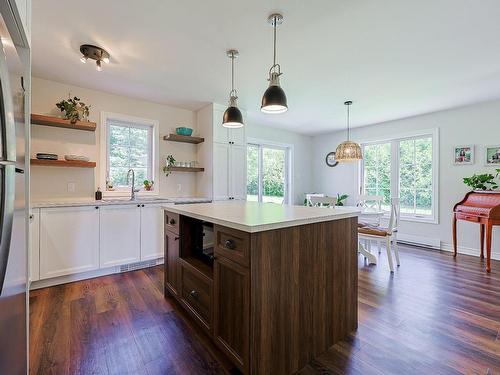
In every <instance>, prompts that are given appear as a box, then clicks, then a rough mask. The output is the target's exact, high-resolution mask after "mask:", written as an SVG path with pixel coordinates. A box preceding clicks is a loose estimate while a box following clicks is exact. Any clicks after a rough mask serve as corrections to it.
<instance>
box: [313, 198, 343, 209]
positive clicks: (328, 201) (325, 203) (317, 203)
mask: <svg viewBox="0 0 500 375" xmlns="http://www.w3.org/2000/svg"><path fill="white" fill-rule="evenodd" d="M309 199H310V201H311V205H312V206H313V207H331V208H333V207H335V205H336V204H337V198H336V197H310V198H309Z"/></svg>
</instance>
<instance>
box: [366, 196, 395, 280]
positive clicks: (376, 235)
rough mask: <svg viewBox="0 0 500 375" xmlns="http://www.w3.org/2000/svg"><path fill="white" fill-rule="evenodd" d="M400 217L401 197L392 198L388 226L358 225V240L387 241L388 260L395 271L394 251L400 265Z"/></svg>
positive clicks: (392, 270) (390, 267)
mask: <svg viewBox="0 0 500 375" xmlns="http://www.w3.org/2000/svg"><path fill="white" fill-rule="evenodd" d="M399 219H400V201H399V198H391V216H390V217H389V223H388V225H387V227H384V226H381V225H370V224H367V225H364V226H360V227H358V240H367V241H376V242H378V243H379V244H380V243H381V242H385V246H386V252H387V260H388V262H389V269H390V270H391V272H394V265H393V261H392V252H394V257H395V258H396V264H397V265H398V266H399V265H400V261H399V249H398V242H397V233H398V227H399ZM391 245H392V246H391Z"/></svg>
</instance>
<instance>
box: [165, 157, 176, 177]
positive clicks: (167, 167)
mask: <svg viewBox="0 0 500 375" xmlns="http://www.w3.org/2000/svg"><path fill="white" fill-rule="evenodd" d="M174 164H175V158H174V156H173V155H168V156H167V159H166V165H165V166H164V167H163V172H164V173H165V176H166V177H168V175H169V174H170V173H171V172H170V167H173V166H174Z"/></svg>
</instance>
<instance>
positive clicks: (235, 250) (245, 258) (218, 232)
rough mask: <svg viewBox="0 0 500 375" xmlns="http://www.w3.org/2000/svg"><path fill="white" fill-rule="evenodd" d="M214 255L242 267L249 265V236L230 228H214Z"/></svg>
mask: <svg viewBox="0 0 500 375" xmlns="http://www.w3.org/2000/svg"><path fill="white" fill-rule="evenodd" d="M214 232H215V241H216V244H215V249H214V252H215V255H216V256H217V255H219V256H223V257H225V258H228V259H231V260H233V261H235V262H236V263H239V264H241V265H243V266H248V265H249V264H250V234H249V233H246V232H242V231H239V230H236V229H232V228H226V227H221V226H218V225H216V226H214Z"/></svg>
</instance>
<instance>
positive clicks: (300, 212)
mask: <svg viewBox="0 0 500 375" xmlns="http://www.w3.org/2000/svg"><path fill="white" fill-rule="evenodd" d="M357 214H358V211H357V210H356V209H353V208H341V207H336V208H335V209H330V208H312V207H303V206H287V205H283V206H282V205H276V204H272V203H257V202H237V201H232V202H215V203H201V204H195V205H178V206H165V207H164V217H165V294H166V295H170V296H173V297H174V298H176V299H177V300H178V301H179V303H180V304H181V306H182V307H183V308H184V309H185V310H186V311H187V312H188V313H189V314H190V315H191V316H192V317H193V319H194V320H195V321H196V322H197V323H198V324H199V325H200V327H201V328H202V329H203V330H204V331H205V332H206V333H207V334H208V335H209V336H210V337H211V338H212V340H213V342H214V343H215V344H216V345H217V346H218V347H219V348H220V349H221V350H222V351H223V352H224V353H225V354H226V355H227V356H228V357H229V358H230V359H231V361H232V362H233V363H234V364H235V365H236V366H237V367H238V368H239V369H240V370H241V371H242V372H243V373H245V374H291V373H294V372H296V371H298V370H300V369H301V368H302V367H304V366H305V365H306V364H307V363H308V362H309V361H311V360H312V359H314V358H315V357H316V356H318V355H319V354H321V353H322V352H324V351H325V350H327V349H328V348H330V347H331V346H332V345H334V344H335V343H336V342H338V341H339V340H341V339H342V338H344V337H346V336H347V335H348V334H349V333H350V332H352V331H353V330H355V329H356V327H357Z"/></svg>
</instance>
